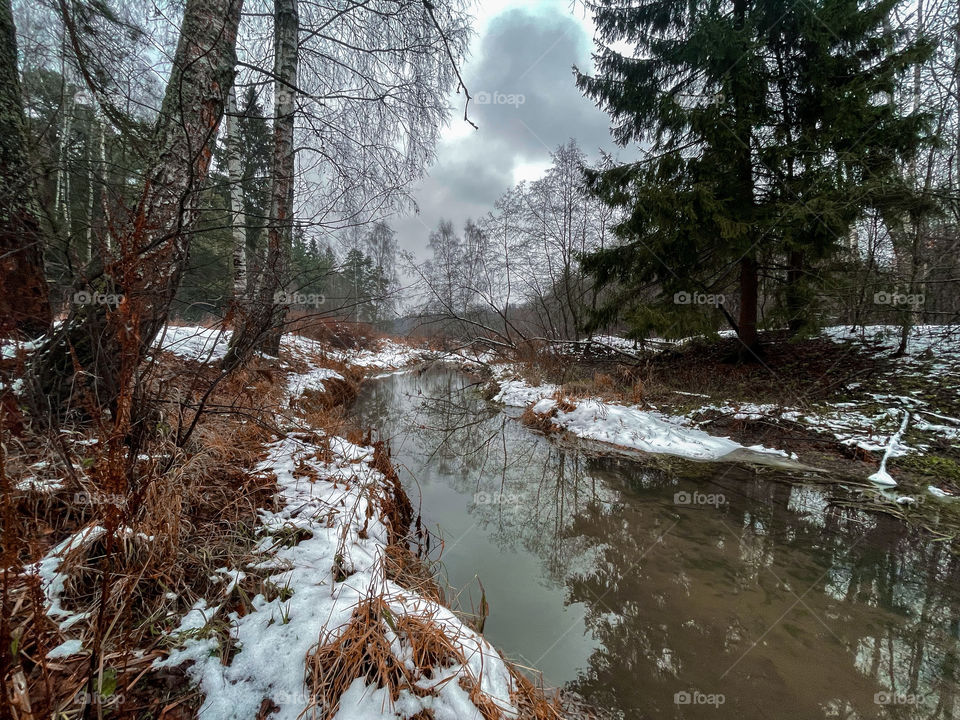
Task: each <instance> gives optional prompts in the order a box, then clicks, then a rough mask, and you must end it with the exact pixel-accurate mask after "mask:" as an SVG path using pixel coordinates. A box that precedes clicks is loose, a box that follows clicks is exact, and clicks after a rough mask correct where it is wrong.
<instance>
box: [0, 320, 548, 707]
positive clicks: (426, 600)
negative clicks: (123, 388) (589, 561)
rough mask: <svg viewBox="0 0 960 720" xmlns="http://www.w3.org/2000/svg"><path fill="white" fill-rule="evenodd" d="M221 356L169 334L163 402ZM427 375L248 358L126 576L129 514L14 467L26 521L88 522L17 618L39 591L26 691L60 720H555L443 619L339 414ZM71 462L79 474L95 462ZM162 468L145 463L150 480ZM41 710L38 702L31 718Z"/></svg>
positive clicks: (49, 564)
mask: <svg viewBox="0 0 960 720" xmlns="http://www.w3.org/2000/svg"><path fill="white" fill-rule="evenodd" d="M228 341H229V334H228V333H224V332H221V331H219V330H216V329H208V328H198V327H190V326H170V327H168V328H167V331H166V333H165V334H164V336H163V338H162V339H161V341H160V343H159V346H158V350H157V357H156V358H155V360H156V367H157V369H158V372H157V374H158V377H157V382H158V383H160V384H161V385H164V386H165V389H166V390H167V391H168V392H169V391H173V392H177V391H179V392H181V393H183V394H187V393H189V392H191V391H193V388H201V389H202V388H203V387H205V384H204V383H205V382H208V381H209V378H210V377H213V376H214V374H215V372H216V371H215V363H216V361H217V360H218V359H219V358H220V357H222V354H223V352H224V351H225V349H226V346H227V343H228ZM423 357H424V355H423V351H422V349H419V348H413V347H410V346H408V345H403V344H400V343H394V342H391V341H387V340H384V341H371V342H369V343H368V347H367V348H365V349H359V350H356V351H352V352H345V351H343V350H342V349H336V348H332V347H329V346H327V345H324V344H322V343H318V342H316V341H313V340H310V339H309V338H307V337H302V336H289V335H288V336H285V337H284V338H283V341H282V344H281V353H280V357H279V358H259V359H256V360H255V361H254V362H253V363H251V366H250V367H249V368H248V369H247V370H245V371H244V373H243V374H242V377H238V378H236V379H235V380H234V382H232V383H228V384H221V385H220V386H218V388H217V390H216V392H215V394H214V395H213V396H211V408H212V409H213V412H212V413H211V414H210V415H209V416H204V419H202V420H201V422H200V424H199V425H198V426H197V427H198V431H197V439H196V441H195V442H193V443H191V444H190V446H189V447H188V448H186V450H187V452H186V455H185V457H184V460H183V461H182V462H178V463H177V464H176V465H175V466H174V471H173V472H169V473H167V474H166V475H164V476H163V477H162V478H160V479H158V480H155V481H154V483H159V482H169V483H171V485H170V487H166V486H163V487H164V493H163V495H162V496H160V497H157V498H156V500H155V502H154V500H150V504H149V506H148V507H147V508H146V514H144V513H143V511H140V512H137V513H136V514H135V515H130V514H127V515H128V517H129V519H128V520H126V521H125V522H127V523H128V524H127V525H126V526H125V527H122V528H120V530H119V532H120V535H121V536H122V537H123V538H125V539H124V540H123V543H124V549H123V552H122V555H121V556H118V555H117V551H113V552H112V553H111V550H110V546H109V544H108V545H106V546H105V545H104V543H105V542H109V537H110V535H111V533H110V531H109V530H108V529H107V525H106V523H105V522H104V520H102V519H101V518H103V517H109V509H108V508H105V506H106V505H110V504H111V503H119V505H118V507H120V506H124V505H125V504H126V503H127V499H126V497H123V496H120V495H116V496H114V495H110V496H108V495H107V494H106V493H104V492H99V491H94V490H93V489H92V487H96V485H93V486H92V487H91V486H90V485H88V483H90V482H92V478H90V479H86V478H83V475H85V473H84V472H83V471H84V468H83V467H82V466H79V465H78V466H77V467H76V468H75V472H77V473H79V474H80V475H81V477H82V479H81V480H80V481H79V484H78V485H76V486H75V485H74V483H73V482H71V481H70V480H69V479H68V480H66V481H59V482H57V481H55V480H54V479H53V476H54V475H56V474H57V473H58V472H59V471H58V469H57V468H56V466H55V465H54V464H53V463H49V462H46V461H42V462H34V463H33V464H32V465H29V466H28V465H27V464H26V463H27V462H28V461H27V460H26V458H24V460H23V462H24V468H25V469H26V468H27V467H32V468H33V471H34V474H33V475H32V476H30V477H26V476H22V477H21V475H23V473H21V472H20V469H19V467H18V466H17V464H15V463H11V464H9V465H8V471H13V472H15V473H16V477H15V483H16V485H15V487H16V488H17V492H18V493H19V495H18V498H17V500H18V502H20V503H21V504H22V505H23V506H24V507H27V505H28V504H29V503H31V502H33V503H37V502H42V503H43V504H44V505H45V507H47V508H48V510H47V511H45V512H48V513H53V512H55V508H56V507H58V506H59V505H60V504H61V503H68V502H69V498H70V497H73V498H74V501H75V502H77V500H76V499H77V498H78V497H80V498H81V500H80V502H81V506H80V507H79V508H78V509H79V510H80V513H79V515H78V517H77V518H76V520H73V521H68V522H61V523H60V524H59V526H58V527H54V528H52V529H51V530H48V531H47V534H48V538H49V539H48V540H47V541H46V542H45V543H43V544H42V545H41V547H43V548H44V549H43V550H41V552H40V554H39V555H38V556H36V557H33V558H31V559H30V560H31V562H27V563H25V567H26V568H27V570H26V571H25V572H24V573H23V574H22V575H21V576H20V579H19V581H18V583H17V586H16V587H15V590H14V591H15V592H16V593H17V594H18V595H17V596H18V597H23V598H24V600H26V599H27V597H28V596H29V593H30V592H31V590H30V588H31V587H35V588H36V589H38V590H39V592H40V593H41V597H42V598H43V600H42V606H43V613H44V614H45V615H46V616H47V617H49V618H50V619H51V620H52V621H53V622H54V625H55V629H54V628H50V629H47V630H44V633H43V636H42V638H40V637H38V638H37V640H34V639H33V637H32V636H28V635H25V636H24V638H25V640H24V643H23V647H22V648H21V652H24V653H26V655H25V657H27V656H31V657H36V658H37V659H36V662H35V663H31V665H32V666H33V670H32V671H31V673H30V676H29V679H27V677H26V676H25V677H24V687H25V688H29V687H30V686H32V685H34V684H35V683H40V686H41V687H42V684H43V683H44V682H47V683H50V682H51V681H52V680H53V681H54V682H53V687H55V688H56V691H55V692H51V691H50V690H49V689H48V690H47V697H46V701H45V702H46V703H47V704H48V707H50V709H51V710H54V711H55V712H57V713H67V714H68V715H70V714H76V713H78V712H79V713H82V712H83V711H84V708H88V707H90V706H96V707H97V710H96V711H97V712H106V713H107V714H108V715H110V716H111V717H117V718H137V719H138V720H142V718H146V717H154V718H167V719H172V718H187V717H203V718H205V719H220V718H222V719H224V720H227V719H230V720H252V719H253V718H258V719H259V718H264V719H266V718H271V719H276V720H284V719H285V720H294V719H295V718H300V717H303V715H304V713H307V714H308V716H310V717H318V718H337V720H353V719H354V718H363V720H376V719H377V718H390V719H391V720H393V719H394V718H398V717H402V718H435V719H436V720H442V719H444V718H449V719H450V720H453V719H455V718H478V719H483V720H501V719H504V718H511V719H513V718H537V719H546V718H556V717H559V710H558V708H557V706H556V704H555V703H554V702H551V701H548V699H547V698H546V697H545V696H544V694H543V693H542V692H541V691H540V690H539V689H538V688H537V687H535V685H534V684H533V683H531V682H530V681H529V679H527V678H526V677H525V676H524V675H522V674H521V673H520V672H518V671H517V670H516V669H515V668H514V667H513V666H512V665H511V664H509V663H507V662H506V661H504V659H503V658H502V657H501V656H500V654H499V653H498V651H497V650H496V649H495V648H494V647H493V646H492V645H490V644H489V643H488V642H487V641H486V640H484V638H483V636H482V635H481V634H480V633H479V632H477V631H476V630H475V629H473V628H472V627H471V626H470V624H469V622H467V621H466V620H465V619H464V618H463V617H462V616H460V615H457V614H455V613H454V612H453V611H451V610H450V609H449V608H448V607H447V606H446V604H445V602H446V601H445V596H444V592H443V590H442V588H441V586H439V585H438V584H437V583H436V581H435V580H434V578H433V577H432V576H431V575H430V573H429V572H428V571H427V570H426V569H425V567H424V565H423V561H422V560H421V559H420V558H419V557H418V551H419V549H420V547H419V543H423V542H424V541H425V536H424V533H423V532H422V529H421V527H420V524H419V519H418V517H417V516H416V515H415V514H414V512H413V508H412V506H411V503H410V499H409V498H408V496H407V494H406V492H405V490H404V488H403V487H402V486H401V485H400V483H399V481H398V479H397V475H396V471H395V469H394V466H393V463H392V461H391V458H390V451H389V448H388V447H387V446H386V445H385V444H384V443H381V442H374V441H372V440H371V438H370V437H369V435H366V436H365V435H364V433H363V432H362V431H361V430H360V429H359V428H357V427H356V426H354V425H353V424H352V423H351V422H350V421H349V417H348V412H347V409H346V408H347V407H348V406H349V405H350V403H352V401H353V400H354V398H355V397H356V395H357V392H358V390H360V389H361V388H362V387H363V385H364V382H365V381H366V378H368V377H370V376H373V375H376V374H382V373H384V372H389V371H394V370H397V369H402V368H404V367H406V366H408V365H409V364H410V363H414V362H419V361H421V360H422V359H423ZM208 376H209V377H208ZM205 378H206V380H205ZM227 408H229V409H227ZM67 441H68V442H69V448H70V451H73V450H77V451H78V452H80V451H82V450H81V449H83V448H86V451H85V454H88V455H89V454H91V453H92V452H93V451H94V450H95V449H96V448H97V447H98V446H100V443H101V442H102V440H101V439H100V438H99V437H97V436H91V437H81V436H79V435H77V436H75V437H69V438H68V440H67ZM238 453H239V454H238ZM234 455H236V456H237V459H236V464H234V462H233V456H234ZM239 455H242V456H243V457H242V458H241V457H240V456H239ZM228 456H229V457H230V461H229V462H228V463H225V464H224V465H222V466H217V465H215V464H213V465H211V464H209V463H210V460H212V459H213V458H215V457H220V458H222V459H223V460H226V459H227V457H228ZM201 458H206V459H205V460H204V461H203V462H204V465H203V466H202V467H199V471H198V472H193V471H190V470H189V468H190V467H191V465H192V466H194V467H195V466H197V464H198V463H199V462H200V459H201ZM18 460H19V458H18ZM156 460H157V463H158V464H159V463H162V462H163V459H162V458H157V459H156ZM153 462H154V458H153V457H151V456H147V455H145V456H144V458H143V463H145V466H144V468H143V471H144V472H145V473H146V472H147V471H148V469H149V466H150V465H149V464H152V463H153ZM47 476H50V477H49V478H48V477H47ZM230 486H232V488H233V492H231V489H230ZM158 487H159V486H158ZM247 487H249V488H253V489H255V491H254V492H252V493H249V494H248V493H247V492H246V491H245V490H244V488H247ZM78 493H85V494H83V495H82V497H81V495H80V494H78ZM84 498H86V499H88V500H89V502H87V503H83V502H82V501H83V499H84ZM114 498H116V499H114ZM248 503H249V504H248ZM161 508H162V510H161ZM236 508H242V512H241V511H239V510H238V509H236ZM105 509H106V513H107V514H103V513H102V512H101V511H103V510H105ZM159 514H162V515H163V518H162V521H161V520H160V519H158V515H159ZM217 516H219V519H218V518H217ZM204 517H206V518H208V520H207V521H203V520H202V518H204ZM211 521H212V522H211ZM188 527H189V531H188ZM33 542H35V541H31V543H33ZM161 548H162V551H161ZM144 553H146V554H147V557H148V558H149V563H148V567H149V570H144V569H143V568H142V563H143V554H144ZM111 566H113V575H114V577H115V578H117V580H115V582H117V586H116V588H115V589H114V590H112V591H111V593H110V595H111V596H112V597H117V596H116V592H117V591H120V592H121V593H129V594H130V597H129V600H121V599H118V600H117V603H118V605H117V607H111V606H110V605H109V604H107V605H104V604H102V603H101V602H100V600H98V598H97V595H98V593H97V589H98V586H99V584H100V582H101V580H99V579H98V578H99V577H100V576H101V574H102V572H103V570H104V569H106V568H108V567H111ZM138 568H139V570H138ZM118 571H119V572H118ZM138 572H139V573H140V574H141V575H143V574H144V573H149V574H150V575H151V576H153V577H158V578H160V579H161V581H160V583H159V586H158V587H156V588H155V589H154V588H150V589H146V588H144V587H143V586H142V585H141V584H139V581H138V580H137V576H136V573H138ZM131 573H133V574H132V575H131ZM121 587H122V588H126V590H121ZM119 597H123V595H122V594H121V596H119ZM21 603H23V601H21ZM17 608H18V609H17V611H16V612H15V615H14V621H15V622H17V623H19V622H20V616H21V614H22V612H21V604H18V605H17ZM99 608H105V612H106V614H105V615H103V611H102V610H100V609H99ZM28 609H29V604H23V605H22V610H23V611H27V610H28ZM100 615H103V616H104V617H105V618H106V621H107V623H108V624H109V626H110V627H111V628H116V630H115V631H112V632H111V634H110V636H108V638H107V639H106V640H104V641H101V642H102V647H103V648H107V647H109V648H110V650H109V654H108V655H107V657H108V660H107V663H106V665H105V666H102V669H101V672H100V674H99V675H98V676H97V678H96V682H95V683H94V684H93V686H92V687H93V688H94V689H93V691H91V689H90V688H91V685H90V682H88V681H84V680H82V678H83V677H84V676H85V671H86V669H87V668H88V667H89V665H90V662H91V658H92V656H93V653H92V652H91V649H92V647H93V646H94V642H93V641H94V638H95V632H96V627H97V618H98V616H100ZM24 617H25V618H26V619H27V621H29V617H28V616H24ZM101 657H102V656H101ZM100 662H102V661H100ZM98 664H99V663H98ZM27 667H30V666H29V665H28V666H27ZM34 676H35V677H34ZM54 678H55V680H54ZM47 687H48V688H49V687H50V685H47ZM30 694H32V695H34V696H35V697H38V696H42V694H43V693H42V690H39V689H37V690H36V691H35V692H34V693H30ZM24 697H25V698H29V695H26V694H25V695H24ZM24 702H26V703H29V699H25V700H24ZM40 707H41V703H39V702H37V700H34V702H33V710H37V709H39V708H40ZM33 710H32V711H31V712H33Z"/></svg>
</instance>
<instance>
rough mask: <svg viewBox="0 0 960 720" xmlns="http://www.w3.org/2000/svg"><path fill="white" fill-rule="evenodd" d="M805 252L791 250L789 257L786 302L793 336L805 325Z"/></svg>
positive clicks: (789, 325)
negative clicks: (803, 281) (802, 282)
mask: <svg viewBox="0 0 960 720" xmlns="http://www.w3.org/2000/svg"><path fill="white" fill-rule="evenodd" d="M802 280H803V252H801V251H800V250H791V251H790V252H789V253H788V257H787V287H786V292H785V297H784V300H785V304H786V310H787V328H788V330H789V332H790V336H791V337H793V336H794V335H796V334H797V333H798V332H800V329H801V328H802V327H803V325H804V319H805V314H806V312H805V310H806V309H805V308H804V307H803V288H802V287H801V281H802Z"/></svg>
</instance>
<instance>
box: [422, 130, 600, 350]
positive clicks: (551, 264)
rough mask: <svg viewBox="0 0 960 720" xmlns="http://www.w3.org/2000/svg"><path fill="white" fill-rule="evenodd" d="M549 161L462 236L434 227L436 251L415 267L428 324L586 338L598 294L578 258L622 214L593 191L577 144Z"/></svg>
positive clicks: (431, 241) (476, 332)
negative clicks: (539, 174)
mask: <svg viewBox="0 0 960 720" xmlns="http://www.w3.org/2000/svg"><path fill="white" fill-rule="evenodd" d="M551 158H552V160H553V163H552V165H551V166H550V168H549V169H548V170H547V172H546V173H545V174H544V176H543V177H542V178H540V179H538V180H536V181H534V182H532V183H525V182H524V183H520V184H519V185H517V186H516V187H514V188H511V189H510V190H508V191H507V192H506V193H505V194H504V195H503V196H502V197H501V198H500V199H499V200H498V201H497V203H496V206H495V208H494V209H493V211H491V212H490V213H489V214H488V215H487V216H485V217H484V218H482V219H480V220H479V221H476V222H475V221H473V220H467V221H466V223H465V224H464V228H463V234H462V235H460V234H458V232H457V230H456V228H455V227H454V225H453V223H452V222H450V221H449V220H441V222H440V224H439V225H438V227H437V228H436V229H435V230H434V231H432V232H431V233H430V235H429V238H428V249H429V250H430V253H431V258H430V259H429V260H428V261H427V262H426V263H425V264H423V265H422V267H421V266H416V265H412V267H411V269H412V270H413V271H414V272H415V273H416V274H418V276H419V277H420V279H421V280H422V281H423V287H424V297H423V308H424V312H425V314H426V315H427V317H428V318H429V319H430V322H435V323H440V324H442V325H443V326H444V327H446V328H447V329H448V330H451V331H453V332H456V333H458V334H460V335H463V336H465V337H468V338H469V337H474V336H476V337H481V338H484V339H485V340H486V341H487V342H495V343H498V344H502V345H507V346H514V345H516V344H517V343H521V342H524V341H528V340H531V339H533V338H542V339H548V340H571V339H573V340H575V339H577V338H579V337H580V333H581V332H582V330H583V327H584V324H585V323H584V320H585V317H586V314H587V311H588V310H589V308H590V307H591V306H592V304H593V301H594V292H593V287H592V284H591V283H590V282H588V280H587V278H586V277H585V276H584V274H583V272H582V269H581V265H580V257H581V256H582V255H583V254H584V253H587V252H590V251H593V250H596V249H599V248H602V247H604V246H605V245H606V244H607V243H608V242H609V239H610V228H611V225H612V219H613V218H614V217H615V211H614V210H612V209H611V208H609V207H607V206H606V205H605V204H603V203H602V202H600V200H598V199H597V198H596V197H595V196H593V195H592V194H591V193H590V192H589V191H588V188H587V186H586V183H585V181H584V176H583V164H584V160H585V156H584V154H583V152H582V150H581V149H580V148H579V146H578V145H577V143H576V141H574V140H570V141H569V142H568V143H566V144H564V145H561V146H559V147H558V148H557V149H556V150H555V151H554V152H553V153H552V154H551Z"/></svg>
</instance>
